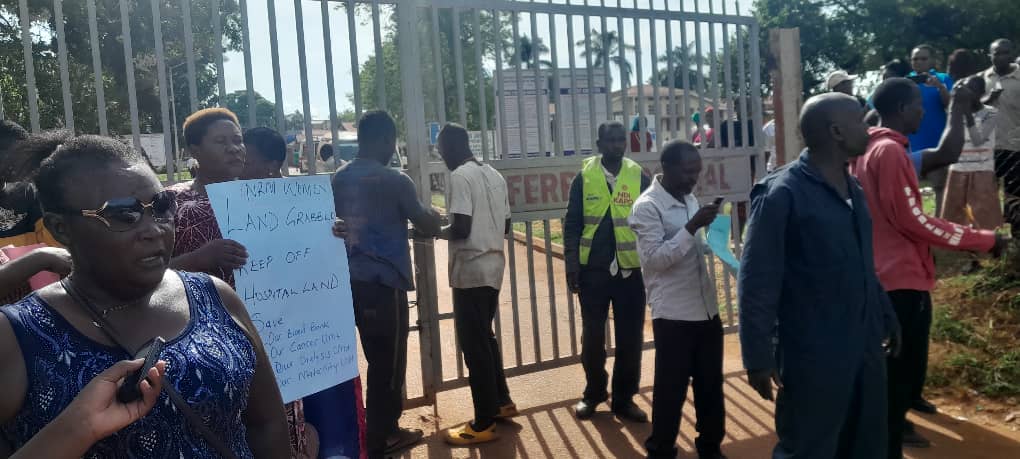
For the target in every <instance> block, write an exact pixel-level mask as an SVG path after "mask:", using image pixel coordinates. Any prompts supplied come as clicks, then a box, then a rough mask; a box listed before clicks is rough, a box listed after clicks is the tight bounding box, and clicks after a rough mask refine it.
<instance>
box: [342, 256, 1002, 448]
mask: <svg viewBox="0 0 1020 459" xmlns="http://www.w3.org/2000/svg"><path fill="white" fill-rule="evenodd" d="M515 254H516V255H515V261H516V272H517V277H518V285H517V287H518V289H517V297H518V302H519V304H518V314H517V321H518V327H517V329H515V328H514V327H513V322H514V314H513V310H512V307H511V295H510V291H511V290H510V276H509V275H508V276H506V281H505V285H504V288H503V294H502V296H501V297H502V304H501V312H500V319H501V325H502V329H501V337H502V339H503V343H504V344H503V353H504V359H505V362H506V366H507V367H512V366H514V365H516V362H517V357H518V355H519V356H520V357H521V362H523V363H525V364H527V363H529V362H533V361H534V360H535V357H536V355H538V353H539V352H541V355H542V360H548V359H549V358H551V356H552V351H553V343H554V342H556V343H558V347H559V349H558V351H559V355H561V356H566V355H569V354H571V352H572V349H573V348H572V345H571V341H572V340H571V335H570V331H569V330H570V323H571V322H573V323H575V324H576V325H575V326H576V329H575V335H574V339H573V341H574V343H575V345H576V347H577V350H578V351H579V349H580V317H579V315H578V314H577V312H576V308H577V305H576V304H574V305H573V307H574V308H575V312H574V314H573V315H571V312H570V308H568V307H567V305H568V302H567V296H566V294H565V293H564V292H563V291H562V286H563V281H562V280H561V279H562V278H563V266H562V263H561V262H560V261H559V260H557V259H553V260H552V264H551V269H552V274H553V287H554V289H553V291H550V290H549V285H548V274H549V271H548V268H547V266H546V258H545V254H541V253H534V259H533V262H534V265H533V268H532V269H533V270H534V277H535V279H536V284H535V289H534V292H535V307H534V309H533V308H532V306H531V291H530V289H529V287H528V285H527V281H526V279H527V278H528V277H527V276H528V263H527V250H526V248H525V247H524V246H523V245H521V244H517V245H516V252H515ZM436 255H437V260H436V264H437V279H439V285H440V289H439V292H440V293H439V304H440V312H441V313H443V312H450V311H451V310H452V307H451V301H450V296H449V292H450V291H449V288H447V287H445V286H446V279H447V277H446V276H447V273H446V262H447V261H446V247H445V244H443V243H442V242H440V243H437V246H436ZM550 298H553V299H554V301H555V304H556V308H555V311H553V308H552V306H551V304H552V303H551V302H550ZM533 311H534V314H533ZM414 315H415V314H414V311H412V321H414V320H415V317H414ZM533 324H537V326H538V340H537V341H536V340H534V337H535V334H534V333H533V330H534V328H533ZM554 326H555V327H556V330H557V331H556V334H557V339H556V340H555V341H554V340H553V338H552V334H553V332H552V330H553V327H554ZM440 330H441V332H440V334H441V341H442V349H443V351H442V353H441V355H442V359H443V374H444V378H445V379H451V378H455V377H457V375H458V370H457V359H456V358H455V355H454V352H452V349H454V348H453V346H454V338H453V323H452V319H449V320H444V321H443V322H441V327H440ZM515 335H519V336H520V337H521V346H520V348H521V349H520V353H518V352H517V350H516V349H515V347H514V346H512V345H511V344H510V343H512V342H513V337H514V336H515ZM646 339H651V333H650V328H648V332H647V334H646ZM536 343H538V346H535V344H536ZM725 343H726V344H725V350H726V351H725V356H724V372H726V374H727V378H726V383H725V384H726V385H725V395H726V410H727V435H726V439H725V441H724V444H723V450H724V452H725V453H726V454H727V455H728V456H729V457H731V458H734V459H739V458H762V457H768V456H769V455H770V451H771V448H772V446H773V445H774V444H775V442H776V437H775V434H774V430H773V425H774V423H773V405H772V404H771V403H769V402H765V401H763V400H761V399H760V398H759V397H758V396H757V395H756V394H755V393H753V391H752V390H751V389H750V388H749V387H748V386H747V384H746V383H745V382H744V380H743V378H742V373H741V371H740V370H741V362H740V349H739V342H738V340H737V337H736V336H735V335H728V336H727V337H726V340H725ZM408 348H409V356H408V362H410V365H409V369H408V393H409V395H411V396H414V395H416V394H420V393H421V372H420V365H417V364H416V363H417V362H419V361H420V357H419V355H420V353H419V348H418V339H417V334H415V333H412V336H411V340H410V342H409V346H408ZM654 357H655V350H648V351H645V352H644V354H643V356H642V368H643V370H642V378H641V392H640V394H639V396H638V397H637V399H636V400H635V401H636V402H637V403H638V405H639V406H641V407H642V408H643V409H645V410H647V411H648V412H649V414H650V413H651V398H652V390H651V387H652V376H653V371H652V369H653V363H654ZM607 366H608V367H609V368H611V367H612V359H610V361H609V362H608V363H607ZM362 370H363V371H364V361H363V360H362ZM463 371H465V372H466V368H465V369H463ZM363 374H364V373H363ZM509 384H510V391H511V395H512V396H513V398H514V400H515V402H516V403H517V405H518V407H519V408H520V409H521V412H522V415H521V416H520V417H518V418H516V419H514V420H513V422H510V423H505V424H502V425H501V427H500V429H499V432H500V434H501V435H502V437H503V438H501V439H500V440H499V441H496V442H494V443H491V444H488V445H483V446H479V447H476V448H450V447H448V446H447V445H446V444H444V443H443V441H442V438H441V435H440V433H441V432H440V431H441V430H442V429H446V428H448V427H452V426H455V425H458V424H460V423H463V422H465V421H467V420H469V419H470V418H471V417H472V406H471V394H470V391H469V389H467V388H466V387H465V388H460V389H454V390H449V391H445V392H440V393H439V394H438V396H437V400H438V403H437V407H436V410H437V413H438V416H436V415H435V414H434V412H433V407H431V406H427V407H422V408H415V409H411V410H407V411H405V413H404V417H403V418H402V420H401V422H402V424H404V425H406V426H409V427H411V426H414V427H419V428H421V429H423V430H424V431H425V432H426V442H424V443H423V444H421V445H419V446H418V447H416V448H414V449H412V450H410V451H408V452H406V453H405V454H403V455H402V456H400V457H403V458H440V459H445V458H517V457H523V458H546V457H548V458H585V459H587V458H615V457H619V458H638V457H644V453H645V450H644V447H643V443H644V440H645V438H647V436H648V434H649V433H650V429H651V425H650V424H641V425H638V424H631V423H623V422H620V421H618V420H617V419H616V418H614V417H613V416H612V415H611V414H610V413H609V411H608V409H609V408H608V406H606V405H602V406H600V413H599V414H597V415H596V416H595V418H594V419H592V420H591V421H578V420H577V419H575V418H574V416H573V412H572V409H571V407H572V405H573V404H574V403H576V401H577V399H578V398H579V396H580V394H581V392H582V390H583V387H584V373H583V371H582V369H581V366H580V365H569V366H565V367H560V368H556V369H552V370H546V371H541V372H538V373H532V374H528V375H523V376H518V377H514V378H510V380H509ZM690 397H691V395H690V394H688V404H687V405H686V406H685V407H684V420H683V422H682V425H681V434H680V438H678V440H677V441H678V443H679V445H680V447H681V449H682V450H684V451H686V454H687V456H684V455H683V453H682V454H681V457H692V454H693V451H694V446H693V439H694V438H695V437H696V432H695V431H694V408H693V404H692V403H690V400H691V399H690ZM911 418H912V419H913V420H914V421H915V422H916V423H917V425H918V427H919V428H920V430H921V432H922V433H923V434H924V435H925V436H927V437H928V438H929V439H931V440H932V442H933V443H934V445H933V447H932V448H930V449H927V450H907V451H906V457H907V458H909V459H943V458H945V459H950V458H952V459H958V458H968V459H969V458H975V459H980V458H988V459H1006V458H1020V434H1018V433H1017V432H1011V431H1009V430H1007V429H1003V428H1001V427H996V426H984V425H978V424H975V423H971V422H966V421H961V420H958V419H954V418H953V417H950V416H947V415H937V416H924V417H922V416H916V415H913V414H912V415H911Z"/></svg>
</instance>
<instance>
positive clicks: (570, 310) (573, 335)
mask: <svg viewBox="0 0 1020 459" xmlns="http://www.w3.org/2000/svg"><path fill="white" fill-rule="evenodd" d="M560 227H561V228H562V227H563V219H560ZM566 293H567V319H568V320H569V321H570V328H569V332H570V356H571V357H573V356H575V355H577V318H576V313H575V310H574V292H571V291H570V288H569V287H567V289H566Z"/></svg>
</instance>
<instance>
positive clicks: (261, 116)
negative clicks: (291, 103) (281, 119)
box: [223, 90, 276, 129]
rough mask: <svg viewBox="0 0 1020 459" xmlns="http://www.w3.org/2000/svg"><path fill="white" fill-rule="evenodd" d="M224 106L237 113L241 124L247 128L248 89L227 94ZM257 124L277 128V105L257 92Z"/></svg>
mask: <svg viewBox="0 0 1020 459" xmlns="http://www.w3.org/2000/svg"><path fill="white" fill-rule="evenodd" d="M223 106H224V107H226V108H227V109H229V110H230V111H232V112H234V113H235V114H237V119H238V121H240V122H241V126H243V127H245V128H247V127H248V126H249V124H248V122H249V120H248V91H246V90H239V91H234V92H232V93H230V94H227V97H226V98H225V99H224V101H223ZM255 118H256V119H255V125H256V126H263V127H270V128H273V129H276V105H275V104H273V103H272V102H270V101H269V100H268V99H266V98H265V97H262V94H259V93H258V92H256V93H255Z"/></svg>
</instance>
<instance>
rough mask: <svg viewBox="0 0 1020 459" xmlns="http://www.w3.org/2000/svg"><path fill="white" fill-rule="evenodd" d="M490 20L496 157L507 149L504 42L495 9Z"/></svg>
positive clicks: (504, 155) (499, 157) (497, 13)
mask: <svg viewBox="0 0 1020 459" xmlns="http://www.w3.org/2000/svg"><path fill="white" fill-rule="evenodd" d="M491 14H492V22H493V24H494V27H493V29H492V43H493V46H494V52H493V54H495V55H496V71H495V75H494V78H493V80H495V81H494V83H493V85H492V100H493V101H494V102H495V104H496V106H495V108H494V110H495V115H496V131H498V132H499V137H498V138H496V139H495V140H496V144H497V145H498V148H494V149H493V157H494V158H498V159H505V158H506V149H507V137H506V107H505V104H504V102H505V100H504V97H505V94H506V93H505V88H504V87H503V83H504V82H503V50H504V47H505V46H506V43H505V42H504V41H503V35H502V29H503V27H502V24H501V23H500V14H499V12H498V11H496V10H491ZM510 242H511V247H512V246H513V244H512V243H513V238H511V239H510Z"/></svg>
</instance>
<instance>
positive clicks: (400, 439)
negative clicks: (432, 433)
mask: <svg viewBox="0 0 1020 459" xmlns="http://www.w3.org/2000/svg"><path fill="white" fill-rule="evenodd" d="M423 437H425V433H424V432H422V431H421V430H418V429H404V428H400V429H397V431H396V432H393V433H392V434H390V436H389V437H386V450H384V451H383V453H384V454H386V455H391V454H397V453H399V452H401V451H403V450H405V449H407V448H410V447H412V446H414V445H417V444H418V442H420V441H421V439H422V438H423Z"/></svg>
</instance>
